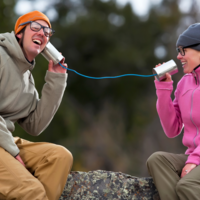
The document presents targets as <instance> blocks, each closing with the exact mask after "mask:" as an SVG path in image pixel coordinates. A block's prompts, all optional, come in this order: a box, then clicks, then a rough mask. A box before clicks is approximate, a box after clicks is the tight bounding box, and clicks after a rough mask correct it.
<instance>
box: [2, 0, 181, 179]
mask: <svg viewBox="0 0 200 200" xmlns="http://www.w3.org/2000/svg"><path fill="white" fill-rule="evenodd" d="M8 2H9V3H8ZM16 2H17V1H12V0H3V1H1V2H0V6H1V7H0V8H1V11H2V12H1V14H0V20H1V22H2V23H1V25H2V26H1V32H6V31H9V30H12V29H13V27H14V23H15V20H16V14H15V13H14V11H13V10H14V6H15V3H16ZM178 2H179V1H178V0H165V1H162V2H161V3H160V4H159V5H157V6H154V7H151V9H150V11H149V13H148V15H147V16H146V17H145V18H143V19H141V18H140V17H138V16H137V15H136V14H135V13H133V11H132V9H131V6H130V5H129V4H127V5H126V6H125V7H119V6H118V5H117V3H116V1H115V0H110V1H106V2H102V1H100V0H82V1H80V0H77V1H73V0H68V1H65V0H60V1H55V3H50V4H49V5H48V7H47V8H46V9H45V11H44V13H46V14H47V15H48V16H49V17H50V16H51V15H52V13H53V11H54V13H55V12H56V13H57V17H55V18H54V19H53V20H52V26H53V28H54V29H55V30H56V33H55V35H54V36H53V37H52V38H51V42H52V44H53V45H55V47H56V48H58V49H59V51H60V52H62V54H63V55H64V56H65V58H66V62H67V63H68V66H69V68H71V69H75V70H76V71H78V72H80V73H82V74H86V75H89V76H115V75H120V74H125V73H135V74H152V68H153V67H154V66H155V65H156V64H157V63H159V62H161V63H162V62H164V61H167V60H169V59H176V57H175V56H176V52H175V42H176V39H177V35H176V31H177V29H178V27H179V25H180V21H181V19H182V17H185V15H183V14H182V13H181V12H180V10H179V8H178ZM32 3H34V1H32ZM35 3H39V1H35ZM8 17H9V20H7V18H8ZM36 62H37V65H36V67H35V69H34V70H33V72H32V73H33V75H34V78H35V82H36V87H37V89H38V91H39V92H40V91H41V89H42V86H43V84H44V76H45V73H46V70H47V66H48V63H47V61H46V60H45V59H44V58H43V57H42V56H38V58H37V59H36ZM68 74H69V77H68V86H67V89H66V92H65V95H64V98H63V101H62V104H61V107H60V109H59V110H58V112H57V114H56V116H55V117H54V119H53V121H52V123H51V124H50V125H49V127H48V128H47V129H46V130H45V131H44V133H42V134H41V135H40V136H39V137H32V136H29V135H28V134H26V133H25V132H24V131H23V130H21V128H20V127H18V126H17V127H16V131H15V133H14V135H18V136H20V137H23V138H25V139H28V140H31V141H47V142H54V143H58V144H62V145H64V146H66V147H67V148H68V149H69V150H70V151H71V152H72V154H73V155H74V166H73V170H95V169H97V168H100V169H105V170H113V171H122V172H125V173H131V174H133V175H143V174H145V173H146V172H145V169H144V168H145V163H144V162H145V160H146V159H147V157H148V156H149V155H150V153H152V152H153V151H155V150H169V149H170V148H169V146H170V145H163V144H165V143H166V141H167V142H169V140H168V139H166V136H164V133H163V131H162V128H161V126H160V123H159V120H158V117H157V114H156V109H155V102H156V96H155V89H154V83H153V78H139V77H123V78H119V79H104V80H92V79H86V78H83V77H80V76H78V75H77V74H75V73H73V72H68ZM174 77H175V83H176V82H177V80H178V79H180V75H177V76H174ZM176 77H178V78H176ZM158 134H159V135H158ZM161 135H162V136H161ZM178 140H181V139H180V138H178V139H177V140H174V142H172V143H171V141H170V142H169V144H171V145H172V147H173V148H172V149H173V150H174V151H180V150H182V149H181V148H182V147H180V146H181V144H180V143H181V142H179V141H178ZM177 144H178V145H177ZM141 164H142V166H143V167H140V166H141Z"/></svg>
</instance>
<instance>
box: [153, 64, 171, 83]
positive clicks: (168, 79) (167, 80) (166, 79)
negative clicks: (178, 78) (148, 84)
mask: <svg viewBox="0 0 200 200" xmlns="http://www.w3.org/2000/svg"><path fill="white" fill-rule="evenodd" d="M163 64H164V63H163ZM160 65H161V64H160V63H159V64H158V65H156V66H155V67H159V66H160ZM155 80H157V79H156V77H155ZM162 81H163V82H171V81H172V76H171V75H170V74H169V73H166V78H165V79H163V80H162Z"/></svg>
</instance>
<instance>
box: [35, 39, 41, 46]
mask: <svg viewBox="0 0 200 200" xmlns="http://www.w3.org/2000/svg"><path fill="white" fill-rule="evenodd" d="M33 42H34V43H35V44H37V45H41V44H42V42H41V41H40V40H33Z"/></svg>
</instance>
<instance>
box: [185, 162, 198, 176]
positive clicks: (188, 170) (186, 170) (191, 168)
mask: <svg viewBox="0 0 200 200" xmlns="http://www.w3.org/2000/svg"><path fill="white" fill-rule="evenodd" d="M196 166H197V165H195V164H191V163H188V164H186V165H185V167H184V168H183V169H182V173H181V178H183V177H184V176H185V175H186V174H188V173H189V172H190V171H191V170H193V169H194V168H195V167H196Z"/></svg>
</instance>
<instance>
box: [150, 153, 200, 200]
mask: <svg viewBox="0 0 200 200" xmlns="http://www.w3.org/2000/svg"><path fill="white" fill-rule="evenodd" d="M187 157H188V156H187V155H184V154H173V153H166V152H156V153H154V154H152V155H151V156H150V157H149V158H148V160H147V167H148V170H149V173H150V175H151V176H152V177H153V181H154V183H155V185H156V188H157V189H158V192H159V195H160V198H161V200H199V199H200V166H197V167H196V168H194V169H193V170H192V171H190V172H189V173H188V174H187V175H185V176H184V177H183V178H180V175H181V172H182V169H183V167H184V166H185V162H186V160H187Z"/></svg>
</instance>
